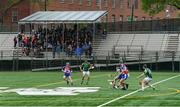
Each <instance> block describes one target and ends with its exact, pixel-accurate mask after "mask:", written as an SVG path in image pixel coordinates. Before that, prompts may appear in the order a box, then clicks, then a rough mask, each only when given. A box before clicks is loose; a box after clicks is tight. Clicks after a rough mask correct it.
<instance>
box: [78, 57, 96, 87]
mask: <svg viewBox="0 0 180 107" xmlns="http://www.w3.org/2000/svg"><path fill="white" fill-rule="evenodd" d="M90 69H93V67H92V65H91V64H90V63H89V62H88V61H87V60H85V62H83V63H82V65H81V66H80V70H81V72H83V77H82V81H81V85H82V84H83V82H84V79H85V77H87V81H86V85H88V83H89V80H90V71H89V70H90Z"/></svg>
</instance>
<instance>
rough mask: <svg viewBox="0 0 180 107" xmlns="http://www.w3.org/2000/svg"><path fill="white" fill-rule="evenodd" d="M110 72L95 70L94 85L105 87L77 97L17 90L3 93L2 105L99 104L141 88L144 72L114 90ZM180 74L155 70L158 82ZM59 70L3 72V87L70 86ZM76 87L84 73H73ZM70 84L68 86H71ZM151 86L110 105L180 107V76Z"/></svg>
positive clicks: (92, 75)
mask: <svg viewBox="0 0 180 107" xmlns="http://www.w3.org/2000/svg"><path fill="white" fill-rule="evenodd" d="M110 74H111V73H110V72H92V73H91V80H90V83H89V85H88V86H89V87H90V86H94V87H101V88H100V90H99V91H98V92H95V93H81V94H79V95H77V96H20V95H18V94H16V93H0V106H98V105H101V104H103V103H105V102H107V101H110V100H112V99H115V98H117V97H120V96H123V95H126V94H128V93H130V92H133V91H135V90H137V89H138V88H139V86H138V81H139V80H138V79H136V77H137V76H138V75H139V74H140V72H131V73H130V78H129V79H128V80H127V82H128V83H129V84H130V87H129V89H128V90H127V91H122V90H117V89H112V88H111V87H110V85H109V83H108V82H107V80H108V79H111V78H110V77H109V75H110ZM175 75H180V73H160V72H159V73H157V72H156V73H155V72H154V73H153V81H152V83H154V82H158V81H161V80H163V79H167V78H169V77H172V76H175ZM62 77H63V74H62V73H58V72H0V87H10V88H11V89H14V88H30V87H38V88H56V87H61V86H67V85H66V83H65V82H64V81H63V80H62ZM73 79H74V86H75V87H76V86H77V87H83V86H84V87H87V85H82V86H81V85H80V81H81V74H80V73H79V72H78V73H73ZM67 87H68V86H67ZM156 88H157V90H152V89H151V88H148V89H146V90H145V91H144V92H137V93H135V94H133V95H130V96H128V97H125V98H123V99H120V100H118V101H115V102H112V103H110V104H108V106H180V91H178V90H180V76H179V77H177V78H174V79H171V80H168V81H166V82H163V83H161V84H158V85H156Z"/></svg>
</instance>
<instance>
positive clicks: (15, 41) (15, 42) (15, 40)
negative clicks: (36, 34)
mask: <svg viewBox="0 0 180 107" xmlns="http://www.w3.org/2000/svg"><path fill="white" fill-rule="evenodd" d="M16 45H17V38H16V36H15V37H14V48H16Z"/></svg>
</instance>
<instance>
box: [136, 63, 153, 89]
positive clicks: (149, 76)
mask: <svg viewBox="0 0 180 107" xmlns="http://www.w3.org/2000/svg"><path fill="white" fill-rule="evenodd" d="M143 69H144V72H143V73H142V74H141V75H139V76H138V78H140V77H142V76H145V78H144V79H142V80H141V81H140V82H139V83H140V85H141V89H142V91H144V88H145V86H149V87H151V88H153V89H155V87H153V86H152V85H151V84H150V82H151V81H152V73H151V70H150V69H149V68H148V67H147V65H146V64H144V65H143Z"/></svg>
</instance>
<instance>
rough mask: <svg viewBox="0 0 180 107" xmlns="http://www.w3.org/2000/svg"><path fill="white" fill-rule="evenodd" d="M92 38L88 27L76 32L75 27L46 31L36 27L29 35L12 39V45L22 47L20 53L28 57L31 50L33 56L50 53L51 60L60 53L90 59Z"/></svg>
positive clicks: (53, 28) (19, 35) (20, 35)
mask: <svg viewBox="0 0 180 107" xmlns="http://www.w3.org/2000/svg"><path fill="white" fill-rule="evenodd" d="M92 36H93V35H92V29H91V28H90V27H89V28H88V27H81V28H79V29H78V30H77V25H74V26H71V27H69V26H68V27H67V26H66V25H65V26H64V27H63V26H57V27H55V26H54V27H52V28H47V29H46V28H42V27H38V29H37V30H32V32H31V33H30V34H24V33H19V34H18V36H17V38H16V37H15V38H14V44H18V46H19V47H22V53H23V55H26V56H29V53H30V52H31V51H30V50H31V49H32V50H33V54H34V55H35V56H36V55H39V54H40V53H42V52H45V51H49V52H50V51H51V52H52V55H53V58H55V56H56V55H55V54H57V55H58V56H59V55H60V52H65V54H66V56H68V57H71V56H76V57H80V56H81V55H83V54H85V55H86V57H91V56H92V39H93V37H92ZM14 47H16V45H14Z"/></svg>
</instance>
